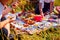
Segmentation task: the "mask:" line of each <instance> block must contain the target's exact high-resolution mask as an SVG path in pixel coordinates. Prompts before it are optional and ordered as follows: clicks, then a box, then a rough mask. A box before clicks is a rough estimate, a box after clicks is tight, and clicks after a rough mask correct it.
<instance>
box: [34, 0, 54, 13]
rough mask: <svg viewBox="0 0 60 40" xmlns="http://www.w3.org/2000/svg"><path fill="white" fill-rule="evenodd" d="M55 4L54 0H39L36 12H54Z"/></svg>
mask: <svg viewBox="0 0 60 40" xmlns="http://www.w3.org/2000/svg"><path fill="white" fill-rule="evenodd" d="M53 6H54V0H39V3H38V5H37V6H36V9H35V13H36V14H40V13H42V12H43V13H44V14H47V13H48V12H49V13H52V11H53Z"/></svg>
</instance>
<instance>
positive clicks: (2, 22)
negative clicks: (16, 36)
mask: <svg viewBox="0 0 60 40" xmlns="http://www.w3.org/2000/svg"><path fill="white" fill-rule="evenodd" d="M7 2H8V0H0V40H3V38H2V34H3V37H4V40H6V37H7V36H8V35H9V34H10V22H11V21H13V20H12V19H11V18H7V19H6V18H5V15H6V14H7V13H8V12H10V11H11V9H10V8H9V7H7V5H6V4H7Z"/></svg>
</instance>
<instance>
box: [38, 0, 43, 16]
mask: <svg viewBox="0 0 60 40" xmlns="http://www.w3.org/2000/svg"><path fill="white" fill-rule="evenodd" d="M43 1H44V0H42V1H41V0H40V2H39V11H40V14H41V15H43V10H42V2H43Z"/></svg>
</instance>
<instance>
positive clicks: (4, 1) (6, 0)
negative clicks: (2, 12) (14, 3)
mask: <svg viewBox="0 0 60 40" xmlns="http://www.w3.org/2000/svg"><path fill="white" fill-rule="evenodd" d="M8 1H9V0H0V2H1V3H2V4H3V5H5V4H7V3H8Z"/></svg>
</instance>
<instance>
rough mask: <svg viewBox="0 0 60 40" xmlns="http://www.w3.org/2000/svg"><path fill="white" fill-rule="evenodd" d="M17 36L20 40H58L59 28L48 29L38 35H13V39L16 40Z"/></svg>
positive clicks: (59, 37)
mask: <svg viewBox="0 0 60 40" xmlns="http://www.w3.org/2000/svg"><path fill="white" fill-rule="evenodd" d="M18 36H19V38H20V40H60V27H58V28H50V29H48V30H46V31H42V32H40V33H39V34H36V33H35V34H33V35H29V34H19V35H15V36H14V39H15V40H18Z"/></svg>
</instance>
